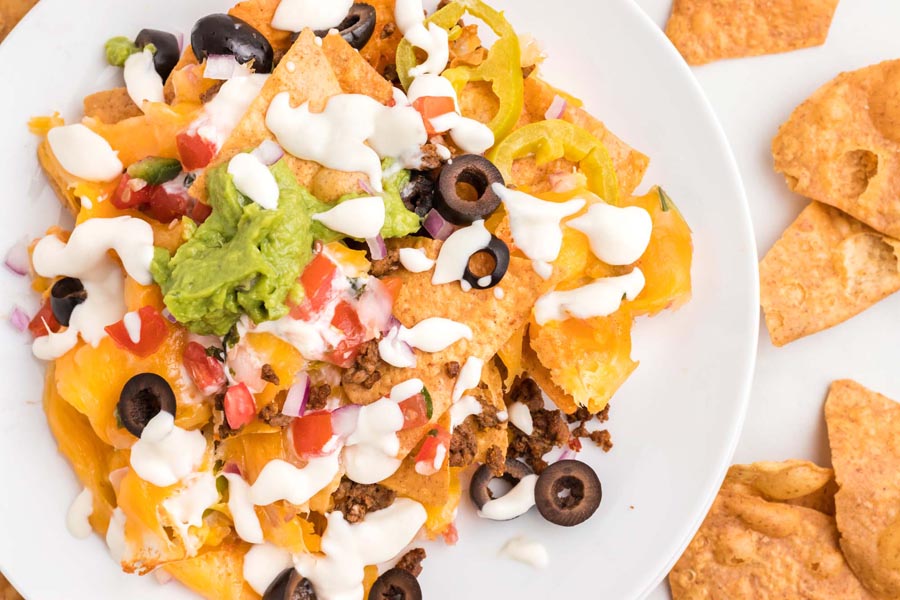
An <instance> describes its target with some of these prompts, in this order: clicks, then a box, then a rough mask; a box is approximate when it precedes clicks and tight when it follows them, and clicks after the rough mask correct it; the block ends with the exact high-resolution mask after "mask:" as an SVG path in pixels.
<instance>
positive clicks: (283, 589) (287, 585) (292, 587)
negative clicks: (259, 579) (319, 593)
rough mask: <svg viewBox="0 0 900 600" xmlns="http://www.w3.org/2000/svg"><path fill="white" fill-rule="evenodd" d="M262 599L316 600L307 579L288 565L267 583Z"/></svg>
mask: <svg viewBox="0 0 900 600" xmlns="http://www.w3.org/2000/svg"><path fill="white" fill-rule="evenodd" d="M262 600H316V592H315V591H313V586H312V583H310V581H309V579H306V578H305V577H303V576H302V575H300V573H298V572H297V571H296V569H294V568H293V567H288V568H287V569H285V570H284V571H282V572H281V573H279V574H278V577H276V578H275V580H274V581H273V582H272V583H270V584H269V587H268V588H266V593H265V594H263V597H262Z"/></svg>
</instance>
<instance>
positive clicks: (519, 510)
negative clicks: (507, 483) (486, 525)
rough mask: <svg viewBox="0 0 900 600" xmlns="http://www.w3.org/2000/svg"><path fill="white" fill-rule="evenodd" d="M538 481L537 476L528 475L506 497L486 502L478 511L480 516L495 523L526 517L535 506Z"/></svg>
mask: <svg viewBox="0 0 900 600" xmlns="http://www.w3.org/2000/svg"><path fill="white" fill-rule="evenodd" d="M537 479H538V476H537V475H533V474H532V475H526V476H525V477H523V478H522V479H521V480H520V481H519V483H517V484H516V485H515V487H513V489H511V490H509V492H507V493H506V494H505V495H503V496H501V497H499V498H496V499H494V500H489V501H488V502H486V503H485V505H484V506H482V507H481V510H479V511H478V516H479V517H481V518H483V519H491V520H493V521H509V520H510V519H515V518H516V517H519V516H521V515H524V514H525V513H527V512H528V511H529V509H531V507H532V506H534V486H535V484H537Z"/></svg>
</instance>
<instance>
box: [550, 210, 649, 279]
mask: <svg viewBox="0 0 900 600" xmlns="http://www.w3.org/2000/svg"><path fill="white" fill-rule="evenodd" d="M567 225H568V226H569V227H571V228H572V229H577V230H578V231H580V232H582V233H583V234H585V235H586V236H587V237H588V240H589V241H590V245H591V251H592V252H593V253H594V256H596V257H597V258H599V259H600V260H602V261H603V262H605V263H606V264H608V265H630V264H631V263H633V262H635V261H636V260H638V259H639V258H640V257H641V256H642V255H643V254H644V252H645V251H646V250H647V245H648V244H649V243H650V236H651V235H652V233H653V220H652V219H651V218H650V213H648V212H647V211H646V210H644V209H643V208H641V207H640V206H625V207H619V206H612V205H611V204H606V203H603V202H598V203H597V204H593V205H591V207H590V208H588V210H587V212H586V213H585V214H583V215H581V216H580V217H578V218H576V219H572V220H571V221H569V222H568V223H567Z"/></svg>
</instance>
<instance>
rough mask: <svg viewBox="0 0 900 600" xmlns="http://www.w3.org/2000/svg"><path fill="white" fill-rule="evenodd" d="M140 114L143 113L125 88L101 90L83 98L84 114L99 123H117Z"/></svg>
mask: <svg viewBox="0 0 900 600" xmlns="http://www.w3.org/2000/svg"><path fill="white" fill-rule="evenodd" d="M142 114H144V113H143V112H141V109H140V108H138V105H137V104H135V103H134V101H133V100H132V99H131V96H129V95H128V90H127V89H125V88H115V89H112V90H103V91H102V92H97V93H96V94H91V95H90V96H86V97H85V99H84V116H86V117H91V118H94V119H97V120H98V121H100V122H101V123H108V124H113V123H118V122H119V121H123V120H125V119H128V118H130V117H139V116H141V115H142Z"/></svg>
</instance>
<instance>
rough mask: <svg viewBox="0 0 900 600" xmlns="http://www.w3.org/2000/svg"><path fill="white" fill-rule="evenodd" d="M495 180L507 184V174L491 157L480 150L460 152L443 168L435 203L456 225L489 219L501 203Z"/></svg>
mask: <svg viewBox="0 0 900 600" xmlns="http://www.w3.org/2000/svg"><path fill="white" fill-rule="evenodd" d="M495 183H499V184H500V185H503V175H501V174H500V171H499V169H497V167H495V166H494V165H493V163H491V161H489V160H488V159H486V158H485V157H483V156H478V155H477V154H463V155H462V156H457V157H456V158H454V159H453V161H452V162H448V163H447V164H446V165H444V168H443V169H442V170H441V175H440V177H438V189H437V194H436V195H435V198H434V206H435V208H437V210H438V212H439V213H441V216H443V217H444V218H445V219H447V220H448V221H450V222H451V223H454V224H456V225H468V224H470V223H471V222H472V221H477V220H478V219H485V218H487V217H488V216H490V215H491V214H492V213H493V212H494V211H495V210H497V207H498V206H500V196H498V195H497V194H496V193H494V190H493V189H491V186H492V185H494V184H495Z"/></svg>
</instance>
